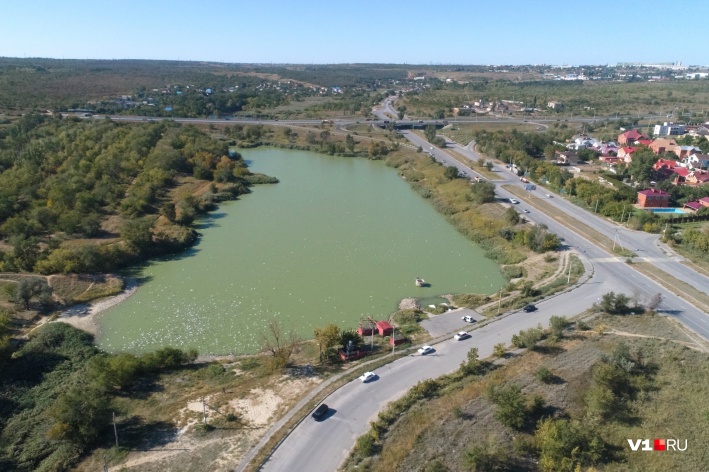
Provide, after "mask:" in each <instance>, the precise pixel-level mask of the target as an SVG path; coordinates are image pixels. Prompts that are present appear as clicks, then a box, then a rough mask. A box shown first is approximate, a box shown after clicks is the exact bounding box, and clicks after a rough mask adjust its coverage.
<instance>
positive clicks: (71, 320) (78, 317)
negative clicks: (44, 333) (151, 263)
mask: <svg viewBox="0 0 709 472" xmlns="http://www.w3.org/2000/svg"><path fill="white" fill-rule="evenodd" d="M137 290H138V281H137V280H135V279H133V278H126V279H125V288H124V289H123V291H122V292H121V293H119V294H118V295H114V296H112V297H106V298H100V299H98V300H94V301H93V302H91V303H81V304H79V305H74V306H72V307H71V308H68V309H66V310H64V311H63V312H62V314H61V315H59V317H58V318H57V319H56V321H61V322H62V323H67V324H70V325H72V326H73V327H75V328H78V329H81V330H83V331H86V332H88V333H91V334H93V335H94V336H95V335H97V334H98V323H97V322H96V317H97V316H98V315H99V314H100V313H102V312H104V311H106V310H108V309H109V308H111V307H112V306H115V305H118V304H119V303H121V302H122V301H123V300H125V299H127V298H128V297H130V296H131V295H133V294H134V293H135V292H136V291H137Z"/></svg>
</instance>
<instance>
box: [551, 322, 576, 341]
mask: <svg viewBox="0 0 709 472" xmlns="http://www.w3.org/2000/svg"><path fill="white" fill-rule="evenodd" d="M570 324H571V323H570V322H569V320H567V319H566V317H564V316H552V317H551V318H550V319H549V328H550V329H551V336H552V338H553V339H555V340H558V339H561V338H563V337H564V330H565V329H566V328H568V327H569V325H570Z"/></svg>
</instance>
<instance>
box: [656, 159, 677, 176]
mask: <svg viewBox="0 0 709 472" xmlns="http://www.w3.org/2000/svg"><path fill="white" fill-rule="evenodd" d="M675 167H680V163H679V162H677V161H671V160H669V159H658V160H657V162H655V164H653V166H652V168H653V170H654V171H655V172H657V173H658V174H660V175H662V177H663V178H665V179H667V178H669V177H670V176H671V175H672V171H673V170H674V168H675Z"/></svg>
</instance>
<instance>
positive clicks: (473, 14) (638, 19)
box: [0, 0, 709, 65]
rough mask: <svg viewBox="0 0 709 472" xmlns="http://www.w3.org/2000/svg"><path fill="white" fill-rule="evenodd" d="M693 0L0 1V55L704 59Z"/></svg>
mask: <svg viewBox="0 0 709 472" xmlns="http://www.w3.org/2000/svg"><path fill="white" fill-rule="evenodd" d="M707 18H709V2H707V1H701V0H693V1H688V0H674V1H672V2H668V1H666V0H665V1H656V0H646V1H642V2H640V1H625V0H620V1H618V0H614V1H611V0H586V1H584V2H580V1H577V0H566V1H560V0H467V1H465V0H441V1H437V0H426V1H420V0H408V1H400V0H393V1H389V0H380V1H369V0H367V1H365V0H358V1H349V2H342V1H338V0H330V1H320V0H301V1H285V0H249V1H237V0H232V1H228V0H211V1H210V0H204V1H185V0H171V1H165V0H141V1H136V0H119V1H108V0H91V1H89V0H61V1H60V0H46V1H39V0H19V1H18V0H2V7H1V8H0V56H10V57H54V58H67V59H69V58H74V59H86V58H91V59H171V60H174V59H180V60H192V61H198V60H204V61H219V62H247V63H319V64H320V63H328V64H329V63H354V62H358V63H362V62H378V63H408V64H541V63H545V64H615V63H616V62H674V61H682V62H683V63H684V64H695V65H709V48H707V47H706V46H705V45H706V44H707V41H706V36H705V33H704V30H705V28H704V27H703V26H702V25H703V23H704V22H705V21H706V19H707Z"/></svg>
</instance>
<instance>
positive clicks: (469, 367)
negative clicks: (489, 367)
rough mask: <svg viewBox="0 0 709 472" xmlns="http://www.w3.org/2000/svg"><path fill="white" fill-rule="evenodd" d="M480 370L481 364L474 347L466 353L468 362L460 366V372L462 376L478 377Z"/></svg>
mask: <svg viewBox="0 0 709 472" xmlns="http://www.w3.org/2000/svg"><path fill="white" fill-rule="evenodd" d="M481 370H482V364H481V362H480V358H479V356H478V348H476V347H474V348H472V349H470V350H469V351H468V360H467V361H463V362H462V363H461V364H460V371H461V373H462V374H463V375H478V374H480V373H481Z"/></svg>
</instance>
